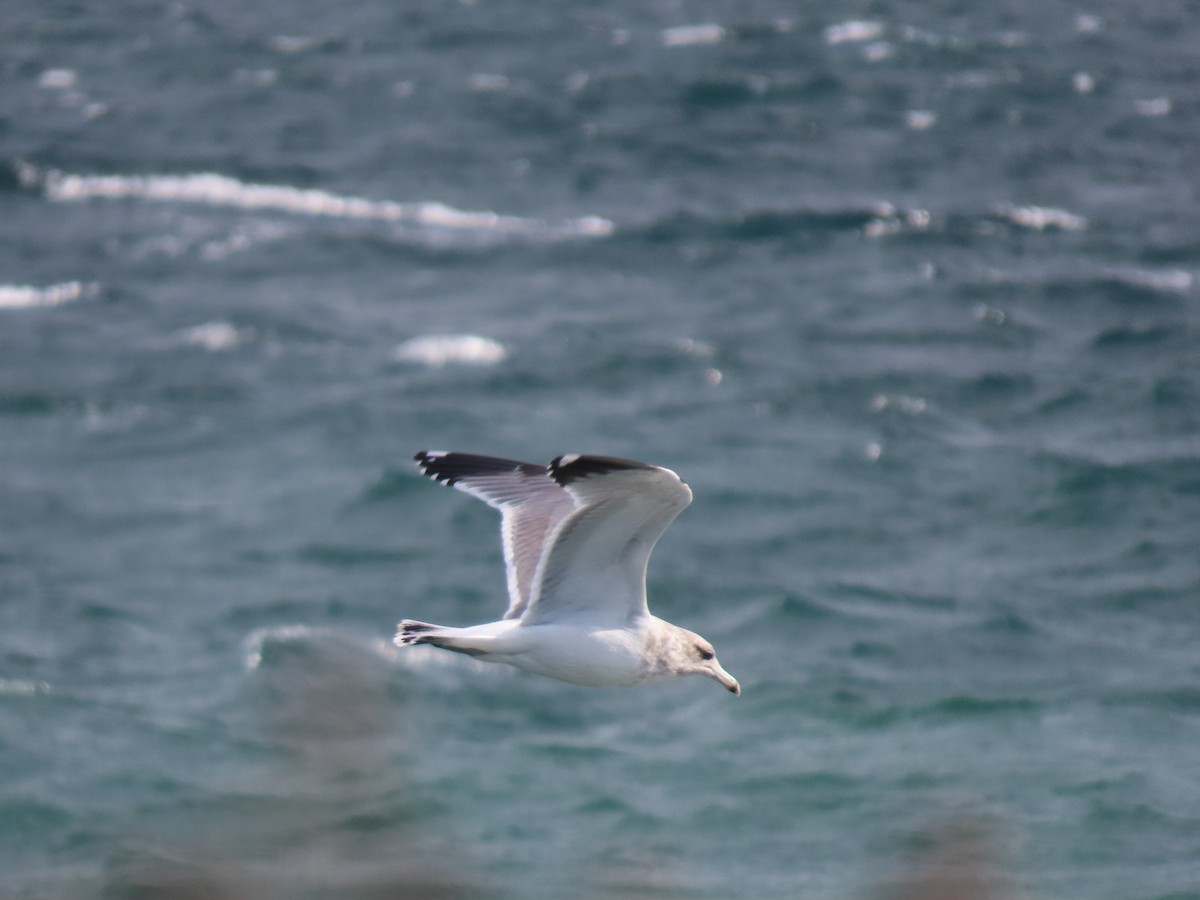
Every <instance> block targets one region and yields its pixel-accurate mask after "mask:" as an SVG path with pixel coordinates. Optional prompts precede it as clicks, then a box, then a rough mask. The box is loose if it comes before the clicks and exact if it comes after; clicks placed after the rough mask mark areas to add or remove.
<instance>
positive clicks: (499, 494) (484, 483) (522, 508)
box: [413, 450, 577, 619]
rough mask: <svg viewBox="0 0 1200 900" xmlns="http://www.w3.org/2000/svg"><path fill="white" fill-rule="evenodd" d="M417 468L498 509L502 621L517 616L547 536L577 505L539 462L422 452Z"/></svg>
mask: <svg viewBox="0 0 1200 900" xmlns="http://www.w3.org/2000/svg"><path fill="white" fill-rule="evenodd" d="M413 458H414V459H415V460H416V461H417V464H418V465H419V466H420V467H421V471H422V472H424V473H425V474H426V475H428V476H429V477H430V478H433V479H434V480H435V481H439V482H441V483H442V484H448V485H450V486H451V487H454V488H457V489H458V490H460V491H463V492H464V493H467V494H470V495H471V496H472V497H477V498H478V499H480V500H482V501H483V502H484V503H486V504H488V506H491V507H494V508H495V509H498V510H500V538H501V542H502V543H503V545H504V562H505V565H506V566H507V568H508V610H507V611H506V612H505V613H504V618H506V619H519V618H521V617H522V616H523V615H524V614H525V612H526V610H527V608H528V605H529V598H530V595H531V593H532V586H533V583H534V578H535V575H536V573H537V570H538V565H539V563H540V562H541V558H542V554H543V551H544V549H545V547H546V543H547V541H548V540H549V538H550V536H551V535H552V534H553V533H554V532H555V530H556V529H557V528H558V526H559V525H560V524H561V523H562V521H563V519H565V518H566V517H567V516H568V515H569V514H570V513H571V512H573V511H574V510H575V508H576V506H577V503H576V500H575V498H574V497H573V496H572V495H571V494H570V493H569V492H568V491H567V490H566V489H565V488H564V487H563V486H562V485H560V484H559V483H558V482H556V481H555V480H554V479H553V478H552V477H551V476H550V471H549V470H548V469H547V468H546V467H545V466H539V465H534V464H532V463H523V462H518V461H516V460H512V459H498V458H496V457H493V456H476V455H475V454H472V453H447V452H444V451H440V450H422V451H421V452H420V453H418V454H416V456H414V457H413Z"/></svg>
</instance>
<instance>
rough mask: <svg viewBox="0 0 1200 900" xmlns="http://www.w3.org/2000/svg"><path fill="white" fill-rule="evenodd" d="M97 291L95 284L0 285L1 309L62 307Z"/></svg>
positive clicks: (66, 282)
mask: <svg viewBox="0 0 1200 900" xmlns="http://www.w3.org/2000/svg"><path fill="white" fill-rule="evenodd" d="M95 290H96V286H95V284H86V283H84V282H82V281H64V282H61V283H60V284H51V285H47V286H45V287H35V286H33V285H28V284H0V309H35V308H44V307H48V306H62V305H63V304H64V303H70V302H71V301H73V300H78V299H80V298H81V297H85V296H88V295H90V294H92V293H94V292H95Z"/></svg>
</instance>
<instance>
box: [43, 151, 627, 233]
mask: <svg viewBox="0 0 1200 900" xmlns="http://www.w3.org/2000/svg"><path fill="white" fill-rule="evenodd" d="M19 175H20V179H21V183H22V184H23V185H24V186H25V187H27V188H40V189H41V190H42V191H43V193H44V194H45V196H46V197H47V198H48V199H50V200H54V201H57V202H79V201H84V200H92V199H107V200H119V199H136V200H150V201H156V202H165V203H197V204H203V205H207V206H216V207H226V208H232V209H244V210H255V211H258V210H265V211H269V212H282V213H290V214H293V215H304V216H320V217H329V218H338V219H356V220H367V221H378V222H393V223H398V224H402V225H403V224H407V225H415V226H419V227H422V228H433V229H440V230H448V231H482V232H490V233H495V234H500V235H513V236H522V237H532V238H548V239H555V238H576V237H585V238H593V237H607V236H608V235H610V234H612V233H613V231H614V230H615V227H614V225H613V223H612V222H610V221H609V220H608V219H605V218H602V217H600V216H582V217H580V218H576V219H563V220H557V221H555V220H542V219H534V218H527V217H523V216H506V215H501V214H499V213H495V212H491V211H476V210H463V209H457V208H455V207H453V206H449V205H447V204H445V203H440V202H437V201H415V202H399V201H395V200H370V199H367V198H365V197H355V196H346V195H341V194H335V193H331V192H329V191H323V190H319V189H315V188H297V187H292V186H290V185H284V184H255V183H252V182H245V181H240V180H239V179H237V178H231V177H230V176H228V175H219V174H216V173H213V172H198V173H194V174H190V175H78V174H70V173H67V172H59V171H55V170H46V171H40V170H38V169H36V168H35V167H33V166H29V165H24V166H21V167H19Z"/></svg>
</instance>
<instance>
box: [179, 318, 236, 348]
mask: <svg viewBox="0 0 1200 900" xmlns="http://www.w3.org/2000/svg"><path fill="white" fill-rule="evenodd" d="M180 338H181V339H182V340H183V342H184V343H185V344H190V345H191V346H193V347H203V348H204V349H205V350H209V351H211V352H214V353H215V352H217V351H219V350H231V349H233V348H234V347H236V346H237V345H238V344H240V343H241V342H242V334H241V332H239V331H238V330H237V328H235V327H234V326H233V325H230V324H229V323H228V322H205V323H204V324H203V325H196V326H194V327H192V328H187V329H185V330H184V331H183V332H181V333H180Z"/></svg>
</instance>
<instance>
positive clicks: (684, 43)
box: [662, 22, 725, 47]
mask: <svg viewBox="0 0 1200 900" xmlns="http://www.w3.org/2000/svg"><path fill="white" fill-rule="evenodd" d="M724 39H725V29H724V28H723V27H721V26H720V25H717V24H716V23H715V22H705V23H703V24H701V25H677V26H675V27H674V28H665V29H663V32H662V42H663V46H664V47H693V46H696V45H698V44H719V43H720V42H721V41H723V40H724Z"/></svg>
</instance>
